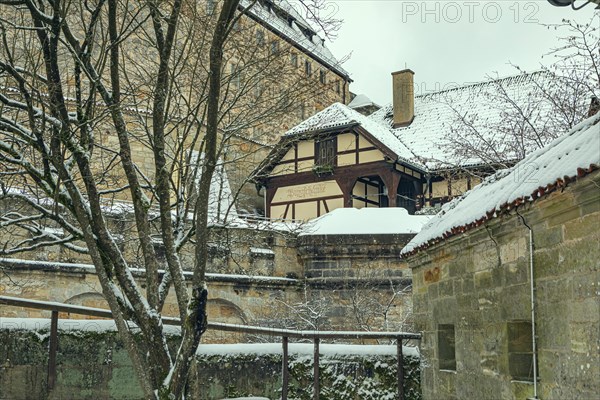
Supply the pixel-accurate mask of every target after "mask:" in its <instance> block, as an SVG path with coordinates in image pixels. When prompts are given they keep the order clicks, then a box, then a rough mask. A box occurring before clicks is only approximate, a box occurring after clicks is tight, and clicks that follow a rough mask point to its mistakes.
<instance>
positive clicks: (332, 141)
mask: <svg viewBox="0 0 600 400" xmlns="http://www.w3.org/2000/svg"><path fill="white" fill-rule="evenodd" d="M323 146H326V147H329V149H330V150H331V154H325V156H324V157H323V155H322V154H321V151H322V147H323ZM326 152H327V150H326ZM315 166H316V167H336V166H337V136H328V137H324V138H321V139H318V140H315Z"/></svg>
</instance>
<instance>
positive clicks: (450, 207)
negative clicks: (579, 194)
mask: <svg viewBox="0 0 600 400" xmlns="http://www.w3.org/2000/svg"><path fill="white" fill-rule="evenodd" d="M599 167H600V113H598V114H596V115H595V116H593V117H591V118H588V119H587V120H585V121H583V122H582V123H580V124H579V125H577V126H575V127H574V128H573V129H572V130H571V131H570V132H569V133H568V134H566V135H564V136H562V137H560V138H558V139H556V140H554V141H553V142H552V143H550V144H549V145H547V146H545V147H544V148H542V149H539V150H537V151H535V152H533V153H531V154H529V155H528V156H527V157H525V158H524V159H523V160H521V161H520V162H519V163H518V164H516V165H515V166H514V167H513V168H510V169H505V170H501V171H499V172H498V173H496V174H495V175H492V176H490V177H488V178H487V179H485V181H484V182H483V183H482V184H480V185H478V186H476V187H475V188H474V189H472V190H470V191H469V192H467V193H466V194H464V195H463V196H461V197H458V198H456V199H455V200H453V201H451V202H450V203H447V204H445V205H444V206H443V207H442V210H441V211H440V212H439V213H438V214H437V215H436V216H434V217H433V219H431V220H430V221H429V222H428V223H427V224H426V225H425V226H424V227H423V229H422V230H421V232H420V233H419V234H417V236H415V237H414V238H413V239H412V240H411V241H410V242H409V243H408V245H406V247H405V248H404V249H403V250H402V254H412V253H415V252H417V251H420V250H422V249H425V248H427V247H429V246H432V245H434V244H436V243H438V242H440V241H442V240H444V239H446V238H448V237H451V236H454V235H459V234H461V233H463V232H465V231H467V230H469V229H472V228H475V227H477V226H479V225H481V224H483V223H484V222H485V221H487V220H490V219H492V218H494V217H496V216H498V215H500V214H502V213H505V212H508V211H510V210H512V209H513V208H516V207H518V206H519V205H521V204H523V203H527V202H533V201H535V200H536V199H538V198H540V197H542V196H544V195H545V194H547V193H550V192H552V191H554V190H557V189H559V188H564V187H565V186H567V185H568V184H569V183H570V182H572V181H574V180H576V179H577V178H579V177H582V176H584V175H586V174H588V173H590V172H592V171H594V170H596V169H598V168H599Z"/></svg>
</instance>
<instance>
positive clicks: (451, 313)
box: [408, 172, 600, 400]
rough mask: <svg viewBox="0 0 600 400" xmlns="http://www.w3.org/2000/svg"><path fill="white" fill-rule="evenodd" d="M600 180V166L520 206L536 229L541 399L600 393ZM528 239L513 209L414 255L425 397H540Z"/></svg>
mask: <svg viewBox="0 0 600 400" xmlns="http://www.w3.org/2000/svg"><path fill="white" fill-rule="evenodd" d="M599 183H600V174H599V173H598V172H596V173H594V174H592V175H590V176H587V177H585V178H583V179H581V180H580V181H578V182H576V183H574V184H572V185H570V186H569V187H568V188H566V189H565V190H564V191H562V192H554V193H552V194H550V195H548V196H546V197H545V198H543V199H539V200H537V201H536V202H535V203H532V204H528V205H525V206H520V207H519V210H518V211H519V213H520V214H521V215H522V216H523V218H524V220H525V222H526V223H527V224H528V225H529V226H531V227H532V229H533V246H534V257H533V263H534V284H535V307H536V319H535V323H536V325H537V336H536V337H537V350H538V371H539V386H538V395H539V397H540V398H542V399H561V400H562V399H591V398H595V397H597V395H598V393H600V383H599V382H600V362H599V361H600V359H599V356H598V354H599V353H598V343H599V342H600V336H599V322H600V304H599V302H598V293H599V292H598V288H599V286H600V276H599V272H598V271H599V268H598V267H599V261H598V260H600V245H599V242H600V228H599V227H600V191H599V190H598V188H599ZM528 237H529V231H528V229H527V228H526V227H525V226H524V224H523V221H522V220H521V218H520V217H519V216H518V215H516V214H515V213H512V214H510V215H508V216H504V217H499V218H497V219H493V220H491V221H490V222H489V223H487V224H485V225H483V226H480V227H479V228H476V229H473V230H471V231H468V232H466V233H464V234H462V235H459V236H455V237H453V238H451V239H449V240H447V241H445V242H442V243H440V244H437V245H435V246H433V247H430V248H429V249H427V250H424V251H421V252H420V253H417V254H416V255H415V256H412V257H411V258H410V259H409V260H408V262H409V264H410V267H411V268H412V271H413V301H414V308H413V309H414V320H415V324H416V327H417V330H418V331H422V332H423V339H422V342H421V349H422V355H423V359H424V365H425V367H424V369H423V371H422V382H423V386H422V388H423V395H424V399H432V400H438V399H474V398H484V399H491V398H502V399H524V398H526V397H528V396H532V395H533V380H532V378H531V377H523V376H522V375H525V374H527V375H531V374H532V372H533V370H532V368H531V361H532V356H531V350H530V349H531V335H530V333H529V332H530V326H531V308H530V279H529V241H528ZM452 329H454V332H452ZM528 330H529V332H528ZM453 346H454V349H452V347H453ZM528 352H529V353H530V354H527V353H528ZM452 356H454V359H452Z"/></svg>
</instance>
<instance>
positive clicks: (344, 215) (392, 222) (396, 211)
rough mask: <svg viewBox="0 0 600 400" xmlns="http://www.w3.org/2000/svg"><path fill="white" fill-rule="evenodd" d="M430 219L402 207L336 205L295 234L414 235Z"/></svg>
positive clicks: (427, 216)
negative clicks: (358, 207)
mask: <svg viewBox="0 0 600 400" xmlns="http://www.w3.org/2000/svg"><path fill="white" fill-rule="evenodd" d="M430 219H431V216H429V215H409V214H408V211H407V210H406V209H404V208H401V207H390V208H362V209H356V208H338V209H336V210H333V211H331V212H329V213H327V214H325V215H322V216H320V217H318V218H315V219H313V220H311V221H309V222H308V223H306V225H305V226H304V227H303V229H302V232H301V233H300V234H299V235H298V236H312V235H394V234H415V233H418V232H420V231H421V228H422V227H423V225H424V224H425V223H426V222H427V221H429V220H430Z"/></svg>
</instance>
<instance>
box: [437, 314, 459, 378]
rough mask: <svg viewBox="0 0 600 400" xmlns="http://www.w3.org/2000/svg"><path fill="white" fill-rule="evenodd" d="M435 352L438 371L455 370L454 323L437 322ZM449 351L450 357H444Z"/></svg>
mask: <svg viewBox="0 0 600 400" xmlns="http://www.w3.org/2000/svg"><path fill="white" fill-rule="evenodd" d="M448 339H449V340H448ZM437 353H438V354H437V355H438V369H439V370H440V371H456V329H455V327H454V324H438V329H437ZM450 353H452V357H445V356H446V355H448V356H449V355H450ZM442 355H444V357H442Z"/></svg>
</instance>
